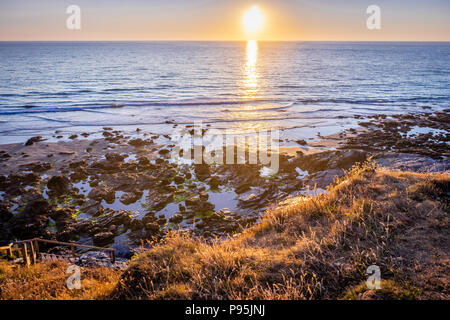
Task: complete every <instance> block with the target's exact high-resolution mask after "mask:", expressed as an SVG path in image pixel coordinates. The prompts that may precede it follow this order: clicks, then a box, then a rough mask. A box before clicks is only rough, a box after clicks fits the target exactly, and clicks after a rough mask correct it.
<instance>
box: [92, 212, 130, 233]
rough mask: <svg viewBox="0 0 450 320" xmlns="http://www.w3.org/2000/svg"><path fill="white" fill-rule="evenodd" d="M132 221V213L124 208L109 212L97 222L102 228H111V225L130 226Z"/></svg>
mask: <svg viewBox="0 0 450 320" xmlns="http://www.w3.org/2000/svg"><path fill="white" fill-rule="evenodd" d="M130 222H131V217H130V214H129V213H128V212H127V211H124V210H120V211H112V212H107V213H105V214H104V215H102V216H101V217H100V218H99V219H98V220H97V224H98V225H99V226H102V228H104V229H107V228H109V227H110V226H111V225H116V226H120V225H124V226H129V223H130Z"/></svg>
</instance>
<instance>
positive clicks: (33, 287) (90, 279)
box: [0, 260, 121, 300]
mask: <svg viewBox="0 0 450 320" xmlns="http://www.w3.org/2000/svg"><path fill="white" fill-rule="evenodd" d="M68 266H69V264H68V263H66V262H45V263H38V264H36V265H34V266H30V267H28V268H26V267H22V266H19V265H14V264H12V263H10V262H8V261H5V260H0V299H1V300H93V299H105V298H107V297H108V296H109V295H110V293H111V291H112V290H113V289H114V287H115V285H116V284H117V281H118V280H119V278H120V275H121V272H120V271H116V270H113V269H109V268H105V267H96V268H82V269H81V289H79V290H77V289H74V290H69V289H67V286H66V281H67V278H68V277H69V276H70V275H71V274H66V270H67V268H68Z"/></svg>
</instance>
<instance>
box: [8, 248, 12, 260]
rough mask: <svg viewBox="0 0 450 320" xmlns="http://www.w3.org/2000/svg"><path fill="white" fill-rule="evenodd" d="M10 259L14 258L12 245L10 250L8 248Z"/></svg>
mask: <svg viewBox="0 0 450 320" xmlns="http://www.w3.org/2000/svg"><path fill="white" fill-rule="evenodd" d="M8 257H9V258H11V259H12V258H13V253H12V248H11V245H9V248H8Z"/></svg>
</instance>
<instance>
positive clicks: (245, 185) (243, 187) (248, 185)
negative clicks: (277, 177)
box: [234, 182, 252, 194]
mask: <svg viewBox="0 0 450 320" xmlns="http://www.w3.org/2000/svg"><path fill="white" fill-rule="evenodd" d="M251 186H252V183H250V182H243V183H241V184H240V185H238V186H237V187H236V188H235V190H234V191H235V192H236V193H237V194H241V193H244V192H247V191H249V190H250V188H251Z"/></svg>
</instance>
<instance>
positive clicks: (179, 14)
mask: <svg viewBox="0 0 450 320" xmlns="http://www.w3.org/2000/svg"><path fill="white" fill-rule="evenodd" d="M375 2H376V3H377V4H378V5H379V6H380V7H381V10H382V11H381V12H382V29H381V30H376V31H375V30H373V31H370V30H368V29H367V27H366V19H367V17H368V15H367V14H366V9H367V7H368V6H369V5H370V4H372V1H364V0H341V1H336V0H277V1H273V0H272V1H268V0H259V1H247V0H190V1H185V0H166V1H160V0H146V1H144V0H129V1H126V2H125V1H118V0H109V1H106V0H97V1H95V2H94V1H88V0H78V1H71V2H70V3H61V1H58V0H40V1H33V0H17V1H9V0H0V40H63V41H74V40H246V39H249V38H250V36H249V35H248V34H246V33H245V30H244V28H243V24H242V17H243V15H244V13H245V12H246V10H248V9H250V8H251V7H252V6H253V5H258V6H259V8H260V9H261V11H262V12H263V13H264V25H263V28H262V30H261V31H260V32H259V33H258V34H257V35H252V36H251V37H252V38H256V39H258V40H318V41H324V40H326V41H449V40H450V19H448V17H449V16H450V15H449V14H450V1H448V0H429V1H421V0H409V1H406V0H397V1H391V0H377V1H375ZM72 3H73V4H77V5H79V6H80V8H81V13H82V19H81V22H82V24H81V30H77V31H74V30H68V29H67V28H66V19H67V17H68V14H66V12H65V10H66V8H67V6H68V5H69V4H72Z"/></svg>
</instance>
